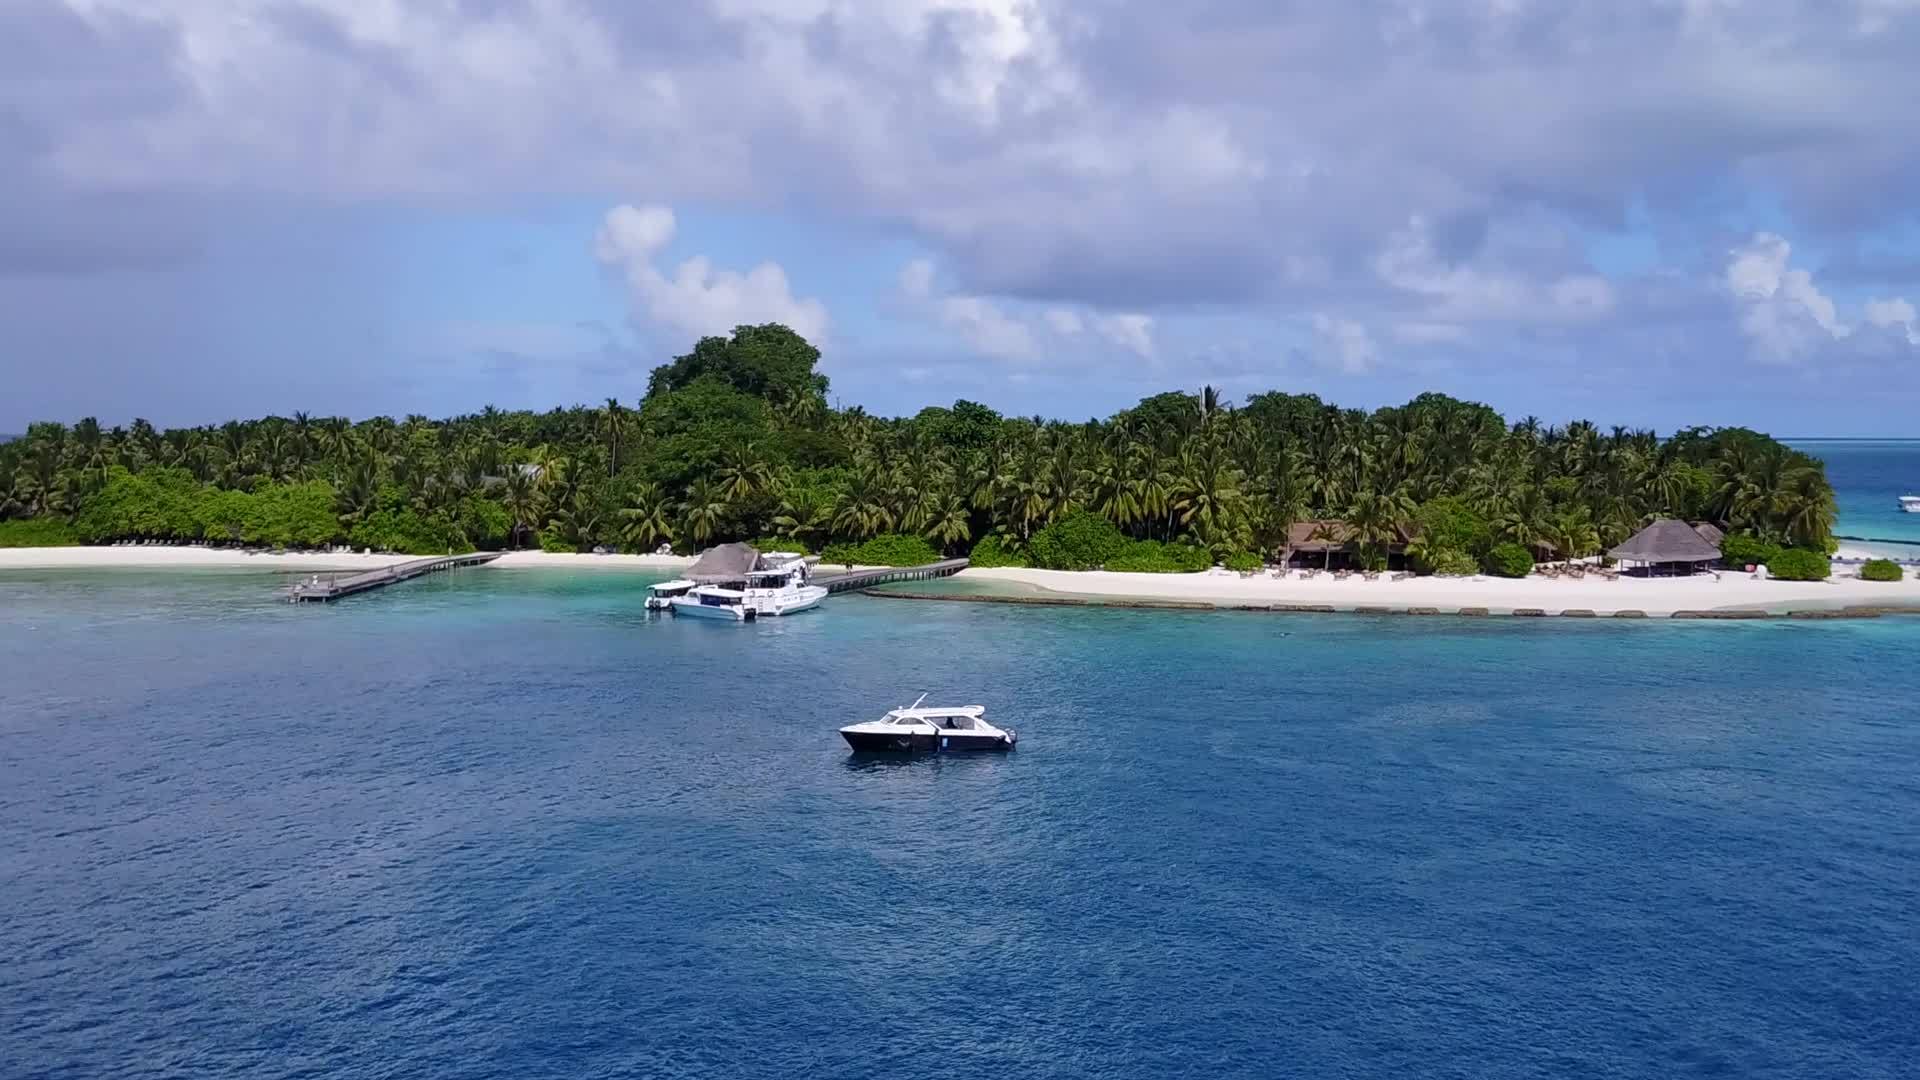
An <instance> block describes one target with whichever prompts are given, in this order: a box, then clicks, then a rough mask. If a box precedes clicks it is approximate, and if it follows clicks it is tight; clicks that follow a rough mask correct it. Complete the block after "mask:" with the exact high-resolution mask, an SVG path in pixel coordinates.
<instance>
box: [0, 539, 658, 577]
mask: <svg viewBox="0 0 1920 1080" xmlns="http://www.w3.org/2000/svg"><path fill="white" fill-rule="evenodd" d="M427 557H428V556H423V555H389V554H379V553H373V554H362V553H360V552H357V551H284V552H278V553H276V552H270V551H255V552H248V551H245V550H241V549H238V548H212V547H191V546H183V545H167V544H138V545H132V546H127V547H117V546H113V545H108V546H105V547H86V546H77V547H50V548H0V572H5V571H8V570H194V569H203V570H273V571H287V572H290V573H324V572H336V571H355V570H378V569H380V568H381V567H385V566H393V565H395V564H397V563H404V562H411V561H413V560H415V559H421V558H427ZM691 565H693V559H692V558H691V557H689V556H682V555H581V554H573V553H561V552H551V551H509V552H506V553H504V554H502V555H501V556H500V558H498V559H495V560H494V561H493V562H491V563H489V564H488V566H487V568H488V569H495V568H497V569H502V570H528V569H571V570H628V571H660V570H675V569H679V568H681V567H686V566H691Z"/></svg>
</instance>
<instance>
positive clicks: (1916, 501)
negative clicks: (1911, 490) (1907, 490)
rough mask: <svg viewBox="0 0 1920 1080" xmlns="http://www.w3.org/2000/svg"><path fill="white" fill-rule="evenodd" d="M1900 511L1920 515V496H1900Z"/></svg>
mask: <svg viewBox="0 0 1920 1080" xmlns="http://www.w3.org/2000/svg"><path fill="white" fill-rule="evenodd" d="M1900 509H1902V510H1905V511H1906V512H1907V513H1909V514H1920V495H1902V496H1900Z"/></svg>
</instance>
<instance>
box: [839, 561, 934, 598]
mask: <svg viewBox="0 0 1920 1080" xmlns="http://www.w3.org/2000/svg"><path fill="white" fill-rule="evenodd" d="M966 568H967V560H966V559H943V560H941V561H940V562H936V563H928V564H926V565H925V566H883V567H881V568H880V569H878V570H856V571H854V572H853V573H850V574H835V575H833V576H832V577H828V576H826V575H824V574H823V575H821V576H819V577H816V578H814V579H813V584H815V585H818V586H820V587H821V588H824V589H826V590H827V592H829V593H842V592H858V591H859V590H861V589H871V588H873V587H874V586H875V585H885V584H887V583H888V582H890V581H925V580H926V579H928V578H937V577H952V576H953V575H954V574H957V573H959V572H960V571H962V570H965V569H966Z"/></svg>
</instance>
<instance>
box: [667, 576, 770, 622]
mask: <svg viewBox="0 0 1920 1080" xmlns="http://www.w3.org/2000/svg"><path fill="white" fill-rule="evenodd" d="M671 603H672V605H673V614H674V615H675V617H679V616H686V617H688V618H693V619H731V620H733V621H734V622H746V621H748V620H750V619H752V618H753V617H754V614H755V613H754V610H753V608H751V607H748V606H747V603H746V594H745V593H743V592H741V591H740V590H738V589H722V588H720V587H719V586H716V585H702V586H700V587H699V588H697V589H692V590H690V591H688V593H687V594H686V595H685V596H680V597H675V598H674V599H673V600H672V601H671Z"/></svg>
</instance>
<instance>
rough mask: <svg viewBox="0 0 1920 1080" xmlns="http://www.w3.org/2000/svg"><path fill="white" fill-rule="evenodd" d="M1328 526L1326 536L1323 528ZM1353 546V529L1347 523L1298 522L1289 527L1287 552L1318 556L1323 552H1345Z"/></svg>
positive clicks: (1329, 521) (1327, 521) (1323, 521)
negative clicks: (1300, 552)
mask: <svg viewBox="0 0 1920 1080" xmlns="http://www.w3.org/2000/svg"><path fill="white" fill-rule="evenodd" d="M1323 525H1324V526H1326V529H1325V530H1324V533H1325V534H1331V536H1332V538H1331V539H1326V538H1325V536H1324V534H1323V530H1322V529H1321V526H1323ZM1352 546H1353V529H1351V528H1349V527H1348V525H1347V523H1346V522H1344V521H1338V520H1322V521H1296V522H1294V523H1293V524H1291V525H1289V526H1287V550H1289V551H1310V552H1313V553H1315V554H1318V553H1320V552H1323V551H1345V550H1347V549H1348V548H1350V547H1352Z"/></svg>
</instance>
